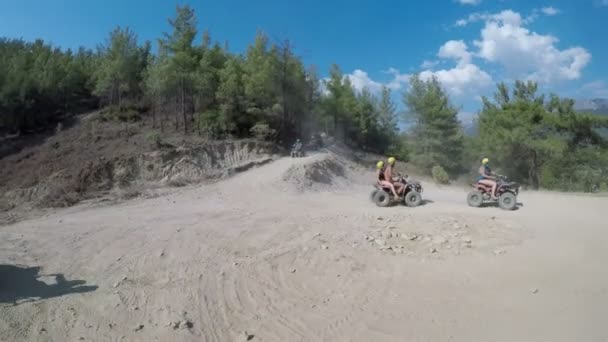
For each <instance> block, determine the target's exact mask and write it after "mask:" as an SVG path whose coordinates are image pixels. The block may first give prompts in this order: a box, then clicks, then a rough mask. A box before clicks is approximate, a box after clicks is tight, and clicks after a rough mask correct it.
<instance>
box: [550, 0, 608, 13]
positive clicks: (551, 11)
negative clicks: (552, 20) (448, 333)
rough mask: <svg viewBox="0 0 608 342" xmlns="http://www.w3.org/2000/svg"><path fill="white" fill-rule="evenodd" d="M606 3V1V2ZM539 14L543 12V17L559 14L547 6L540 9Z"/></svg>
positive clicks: (555, 9) (556, 10)
mask: <svg viewBox="0 0 608 342" xmlns="http://www.w3.org/2000/svg"><path fill="white" fill-rule="evenodd" d="M606 1H607V2H608V0H606ZM540 10H541V12H543V14H544V15H548V16H552V15H556V14H559V12H560V11H559V10H558V9H557V8H555V7H552V6H549V7H543V8H541V9H540Z"/></svg>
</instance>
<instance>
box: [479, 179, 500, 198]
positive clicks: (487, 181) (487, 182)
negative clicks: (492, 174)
mask: <svg viewBox="0 0 608 342" xmlns="http://www.w3.org/2000/svg"><path fill="white" fill-rule="evenodd" d="M479 183H481V184H483V185H487V186H491V187H492V193H491V195H492V198H493V199H496V186H497V185H498V183H496V182H495V181H493V180H491V179H482V180H480V181H479Z"/></svg>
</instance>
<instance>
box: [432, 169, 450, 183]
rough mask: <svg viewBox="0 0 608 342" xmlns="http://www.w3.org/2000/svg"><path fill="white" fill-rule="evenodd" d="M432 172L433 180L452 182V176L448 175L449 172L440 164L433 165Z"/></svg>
mask: <svg viewBox="0 0 608 342" xmlns="http://www.w3.org/2000/svg"><path fill="white" fill-rule="evenodd" d="M431 174H432V175H433V180H434V181H435V183H437V184H448V183H449V182H450V176H448V173H447V172H446V171H445V170H444V169H443V167H441V166H439V165H435V166H433V168H432V169H431Z"/></svg>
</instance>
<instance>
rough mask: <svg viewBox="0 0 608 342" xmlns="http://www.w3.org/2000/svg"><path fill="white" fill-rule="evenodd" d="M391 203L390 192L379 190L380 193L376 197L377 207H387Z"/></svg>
mask: <svg viewBox="0 0 608 342" xmlns="http://www.w3.org/2000/svg"><path fill="white" fill-rule="evenodd" d="M390 202H391V195H390V194H389V193H388V192H386V191H384V190H378V192H376V195H375V196H374V203H376V205H377V206H379V207H386V206H388V204H389V203H390Z"/></svg>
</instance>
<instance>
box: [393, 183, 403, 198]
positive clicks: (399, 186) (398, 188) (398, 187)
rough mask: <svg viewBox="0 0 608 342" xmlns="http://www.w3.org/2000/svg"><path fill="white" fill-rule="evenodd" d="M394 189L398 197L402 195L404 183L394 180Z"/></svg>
mask: <svg viewBox="0 0 608 342" xmlns="http://www.w3.org/2000/svg"><path fill="white" fill-rule="evenodd" d="M395 189H397V193H398V194H399V196H398V197H401V196H403V190H405V184H403V183H401V182H395Z"/></svg>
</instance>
